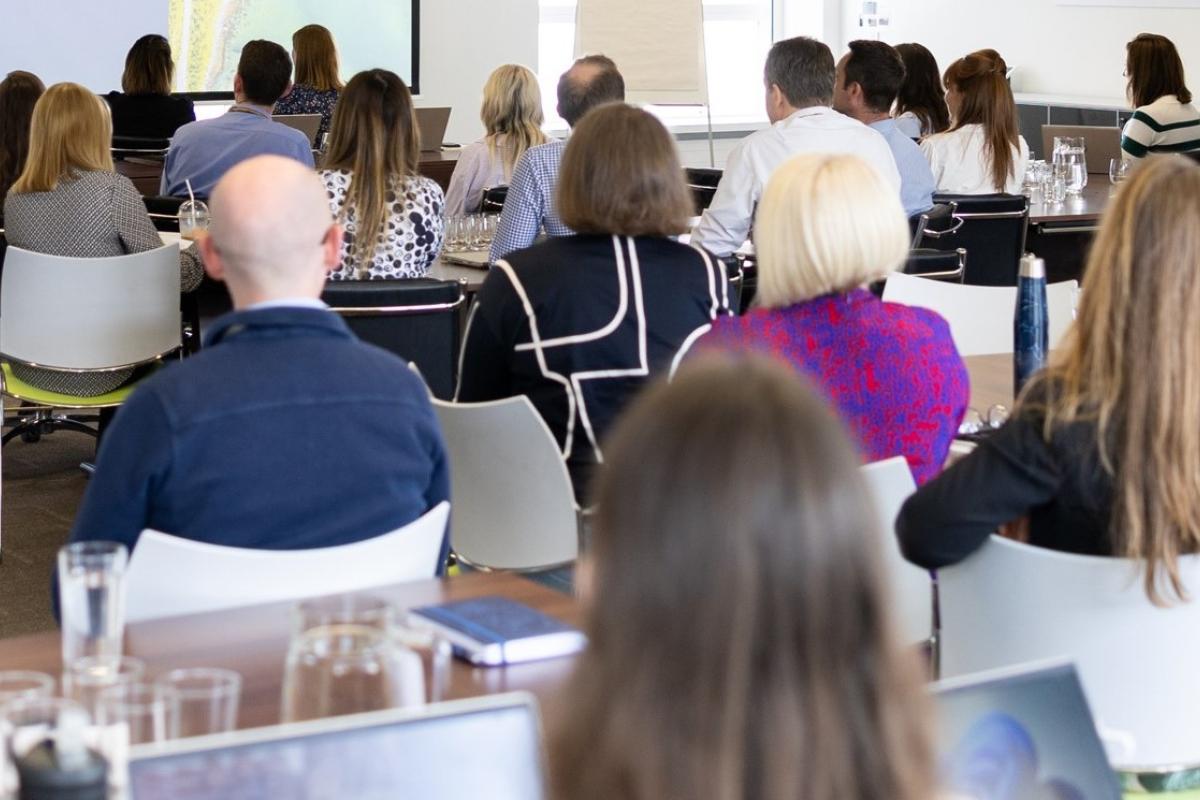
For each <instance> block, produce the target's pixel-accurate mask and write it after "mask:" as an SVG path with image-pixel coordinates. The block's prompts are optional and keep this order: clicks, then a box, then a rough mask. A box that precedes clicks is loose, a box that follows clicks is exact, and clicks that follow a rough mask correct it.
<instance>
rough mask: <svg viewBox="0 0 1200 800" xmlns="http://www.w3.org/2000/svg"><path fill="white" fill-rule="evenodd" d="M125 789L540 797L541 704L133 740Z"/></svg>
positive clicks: (511, 697)
mask: <svg viewBox="0 0 1200 800" xmlns="http://www.w3.org/2000/svg"><path fill="white" fill-rule="evenodd" d="M129 796H130V797H131V798H132V800H167V799H168V798H170V799H171V800H241V798H246V799H247V800H249V798H267V797H270V798H285V797H287V798H310V799H311V800H317V799H318V798H321V799H323V798H329V799H330V800H333V799H334V798H338V799H339V800H340V798H350V797H353V798H356V800H377V799H378V800H383V798H388V799H389V800H392V798H404V797H413V798H418V797H419V798H426V797H428V798H438V800H477V799H478V798H481V797H487V798H489V799H490V800H540V799H541V798H543V797H544V796H545V789H544V786H543V758H542V748H541V729H540V726H539V723H538V712H537V704H536V702H535V701H534V699H533V698H532V697H531V696H529V695H527V694H523V693H514V694H504V695H492V696H489V697H481V698H474V699H471V700H462V701H454V702H449V703H440V704H436V705H431V706H426V707H424V708H420V709H395V710H390V711H379V712H372V713H369V714H355V715H352V716H344V717H331V718H329V719H322V720H314V721H312V722H301V723H293V724H288V725H278V726H272V727H269V728H257V729H253V730H246V731H239V732H237V733H234V734H229V735H224V736H206V737H198V738H196V739H184V740H180V741H177V742H171V743H167V744H165V745H149V746H142V747H135V748H132V751H131V756H130V762H129Z"/></svg>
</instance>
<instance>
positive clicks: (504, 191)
mask: <svg viewBox="0 0 1200 800" xmlns="http://www.w3.org/2000/svg"><path fill="white" fill-rule="evenodd" d="M507 199H508V187H507V186H492V187H489V188H487V189H484V190H483V200H482V201H481V202H480V204H479V211H480V212H481V213H483V214H499V213H500V212H502V211H503V210H504V201H505V200H507Z"/></svg>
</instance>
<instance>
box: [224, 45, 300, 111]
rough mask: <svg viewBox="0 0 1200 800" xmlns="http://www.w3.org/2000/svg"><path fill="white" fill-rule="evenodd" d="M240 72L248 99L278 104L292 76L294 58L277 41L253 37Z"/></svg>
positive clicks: (261, 104)
mask: <svg viewBox="0 0 1200 800" xmlns="http://www.w3.org/2000/svg"><path fill="white" fill-rule="evenodd" d="M237 74H238V77H239V78H241V79H242V93H243V94H245V96H246V99H247V100H249V101H250V102H251V103H254V104H256V105H260V106H270V105H274V104H275V101H276V100H278V99H279V98H280V97H282V96H283V92H284V90H285V89H287V85H288V81H289V80H290V79H291V77H292V57H291V56H289V55H288V53H287V50H284V49H283V47H281V46H280V45H278V44H276V43H275V42H270V41H267V40H266V39H252V40H250V41H249V42H246V44H245V45H244V46H243V47H242V54H241V56H239V57H238V66H237Z"/></svg>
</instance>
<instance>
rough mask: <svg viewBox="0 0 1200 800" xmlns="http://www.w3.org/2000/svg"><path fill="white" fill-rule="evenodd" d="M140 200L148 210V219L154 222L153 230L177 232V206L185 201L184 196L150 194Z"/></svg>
mask: <svg viewBox="0 0 1200 800" xmlns="http://www.w3.org/2000/svg"><path fill="white" fill-rule="evenodd" d="M142 200H143V201H144V202H145V203H146V210H147V211H149V212H150V221H151V222H153V223H154V229H155V230H158V231H167V232H170V233H179V207H180V206H181V205H183V204H184V203H185V202H186V201H187V198H186V197H172V196H170V195H151V196H149V197H143V198H142Z"/></svg>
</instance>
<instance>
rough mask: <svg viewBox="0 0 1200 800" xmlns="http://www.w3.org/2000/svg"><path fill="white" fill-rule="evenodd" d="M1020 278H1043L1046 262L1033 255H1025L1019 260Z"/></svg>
mask: <svg viewBox="0 0 1200 800" xmlns="http://www.w3.org/2000/svg"><path fill="white" fill-rule="evenodd" d="M1020 276H1021V277H1022V278H1045V277H1046V262H1045V261H1043V260H1042V259H1040V258H1038V257H1037V256H1035V255H1034V254H1033V253H1026V254H1025V255H1024V257H1022V258H1021V272H1020Z"/></svg>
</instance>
